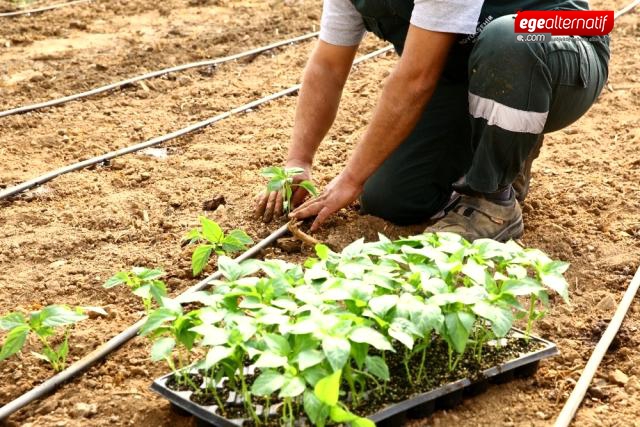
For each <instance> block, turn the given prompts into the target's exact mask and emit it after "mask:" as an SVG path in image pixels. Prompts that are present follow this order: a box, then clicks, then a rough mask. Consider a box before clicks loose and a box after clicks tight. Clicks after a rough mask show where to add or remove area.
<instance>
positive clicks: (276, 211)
mask: <svg viewBox="0 0 640 427" xmlns="http://www.w3.org/2000/svg"><path fill="white" fill-rule="evenodd" d="M286 167H288V168H293V167H297V168H302V169H304V172H303V173H301V174H300V175H296V176H295V177H293V183H294V184H297V183H299V182H302V181H305V180H308V181H311V165H310V164H301V163H298V162H287V164H286ZM308 195H309V193H308V192H307V190H305V189H304V188H302V187H297V186H294V187H293V194H292V195H291V206H290V210H293V209H294V208H295V207H296V206H299V205H300V204H302V202H304V200H305V199H306V198H307V196H308ZM282 202H283V198H282V191H271V192H269V191H267V190H264V191H261V192H260V193H258V195H257V197H256V210H255V216H256V218H262V220H263V221H264V222H270V221H271V220H272V219H273V218H277V217H280V216H282V214H283V213H284V212H283V203H282Z"/></svg>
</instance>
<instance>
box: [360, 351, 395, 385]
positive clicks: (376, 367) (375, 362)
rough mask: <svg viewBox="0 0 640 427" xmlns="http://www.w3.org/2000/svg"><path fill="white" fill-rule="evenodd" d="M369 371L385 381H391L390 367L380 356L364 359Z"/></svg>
mask: <svg viewBox="0 0 640 427" xmlns="http://www.w3.org/2000/svg"><path fill="white" fill-rule="evenodd" d="M364 365H365V366H366V368H367V370H368V371H369V372H371V373H372V374H373V375H375V376H376V377H378V378H380V379H381V380H383V381H389V379H390V377H389V367H388V366H387V364H386V362H385V361H384V359H383V358H382V357H380V356H367V357H366V358H365V359H364Z"/></svg>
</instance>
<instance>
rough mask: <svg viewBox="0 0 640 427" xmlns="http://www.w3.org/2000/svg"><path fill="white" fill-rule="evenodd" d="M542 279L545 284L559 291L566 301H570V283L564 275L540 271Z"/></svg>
mask: <svg viewBox="0 0 640 427" xmlns="http://www.w3.org/2000/svg"><path fill="white" fill-rule="evenodd" d="M540 281H541V282H542V284H543V285H544V286H546V287H548V288H549V289H551V290H553V291H555V292H557V293H558V294H559V295H560V296H561V297H562V299H563V300H564V302H566V303H569V284H568V283H567V281H566V280H565V278H564V277H563V276H562V275H556V274H555V273H551V274H547V273H540Z"/></svg>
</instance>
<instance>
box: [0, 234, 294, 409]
mask: <svg viewBox="0 0 640 427" xmlns="http://www.w3.org/2000/svg"><path fill="white" fill-rule="evenodd" d="M287 231H288V229H287V225H286V224H285V225H283V226H282V227H280V228H278V229H277V230H276V231H274V232H273V233H271V234H270V235H269V236H267V237H266V238H264V239H263V240H261V241H260V242H259V243H258V244H257V245H255V246H253V247H251V248H249V249H248V250H247V251H246V252H244V253H243V254H242V255H240V256H239V257H238V258H236V261H238V262H240V261H244V260H246V259H249V258H253V257H254V256H255V255H256V254H257V253H258V252H260V251H261V250H262V249H264V248H266V247H268V246H270V245H271V244H272V243H273V242H274V241H275V240H276V239H278V238H280V237H282V236H284V235H285V234H286V233H287ZM221 276H222V274H221V273H220V272H219V271H217V272H215V273H214V274H212V275H210V276H209V277H207V278H205V279H204V280H202V281H200V282H198V283H196V284H195V285H193V286H192V287H190V288H189V289H187V290H186V291H184V292H183V293H182V294H180V295H186V294H189V293H192V292H196V291H200V290H202V289H204V288H205V287H206V286H207V285H208V284H209V283H211V282H212V281H214V280H218V279H220V277H221ZM146 320H147V318H146V317H143V318H142V319H140V320H138V321H137V322H136V323H134V324H133V325H131V326H129V327H128V328H127V329H125V330H124V331H122V332H120V333H119V334H118V335H116V336H115V337H113V338H111V339H110V340H109V341H107V342H106V343H104V344H102V345H101V346H100V347H98V348H97V349H95V350H94V351H92V352H91V353H89V354H88V355H86V356H85V357H83V358H82V359H80V360H78V361H77V362H75V363H73V364H72V365H71V366H69V367H68V368H67V369H65V370H64V371H62V372H60V373H58V374H56V375H54V376H53V377H51V378H49V379H48V380H46V381H45V382H43V383H42V384H40V385H38V386H36V387H34V388H32V389H31V390H29V391H28V392H26V393H25V394H23V395H22V396H20V397H18V398H17V399H15V400H13V401H11V402H9V403H7V404H6V405H4V406H2V407H0V420H3V419H5V418H7V417H8V416H9V415H11V414H13V413H14V412H16V411H18V410H19V409H21V408H23V407H24V406H26V405H28V404H29V403H31V402H33V401H34V400H37V399H39V398H41V397H44V396H46V395H48V394H50V393H51V392H53V391H54V390H55V389H56V388H58V387H59V386H60V385H62V384H64V383H65V382H67V381H69V380H71V379H73V378H74V377H76V376H77V375H79V374H81V373H82V372H84V371H85V370H86V369H88V368H89V367H91V366H92V365H94V364H96V363H97V362H99V361H100V360H102V359H104V358H105V357H106V356H108V355H109V354H110V353H112V352H114V351H115V350H117V349H118V348H120V347H121V346H122V345H123V344H125V343H126V342H128V341H129V340H131V339H132V338H134V337H135V336H136V335H137V333H138V330H139V329H140V327H141V326H142V325H143V324H144V322H145V321H146Z"/></svg>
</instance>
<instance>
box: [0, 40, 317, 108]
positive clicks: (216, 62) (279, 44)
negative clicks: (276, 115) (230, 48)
mask: <svg viewBox="0 0 640 427" xmlns="http://www.w3.org/2000/svg"><path fill="white" fill-rule="evenodd" d="M318 34H319V33H318V32H317V31H316V32H313V33H308V34H304V35H301V36H298V37H294V38H291V39H287V40H283V41H279V42H276V43H272V44H269V45H266V46H261V47H257V48H254V49H250V50H247V51H245V52H240V53H236V54H234V55H229V56H225V57H222V58H216V59H208V60H205V61H198V62H191V63H188V64H181V65H176V66H175V67H170V68H164V69H162V70H157V71H152V72H149V73H146V74H141V75H139V76H135V77H131V78H128V79H126V80H121V81H118V82H115V83H110V84H108V85H104V86H100V87H97V88H94V89H91V90H88V91H86V92H81V93H76V94H73V95H69V96H64V97H62V98H56V99H52V100H50V101H45V102H39V103H37V104H29V105H24V106H22V107H16V108H12V109H10V110H5V111H0V118H1V117H7V116H11V115H14V114H22V113H26V112H29V111H34V110H39V109H42V108H48V107H53V106H56V105H61V104H65V103H67V102H70V101H75V100H76V99H81V98H87V97H89V96H93V95H98V94H100V93H104V92H108V91H110V90H114V89H120V88H122V87H125V86H128V85H131V84H133V83H136V82H139V81H141V80H148V79H152V78H155V77H160V76H163V75H165V74H169V73H176V72H179V71H184V70H188V69H191V68H199V67H207V66H210V67H215V66H218V65H220V64H223V63H225V62H230V61H235V60H238V59H242V58H246V57H249V56H253V55H258V54H260V53H263V52H266V51H269V50H273V49H276V48H279V47H282V46H286V45H290V44H294V43H298V42H301V41H304V40H308V39H311V38H314V37H317V36H318Z"/></svg>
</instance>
